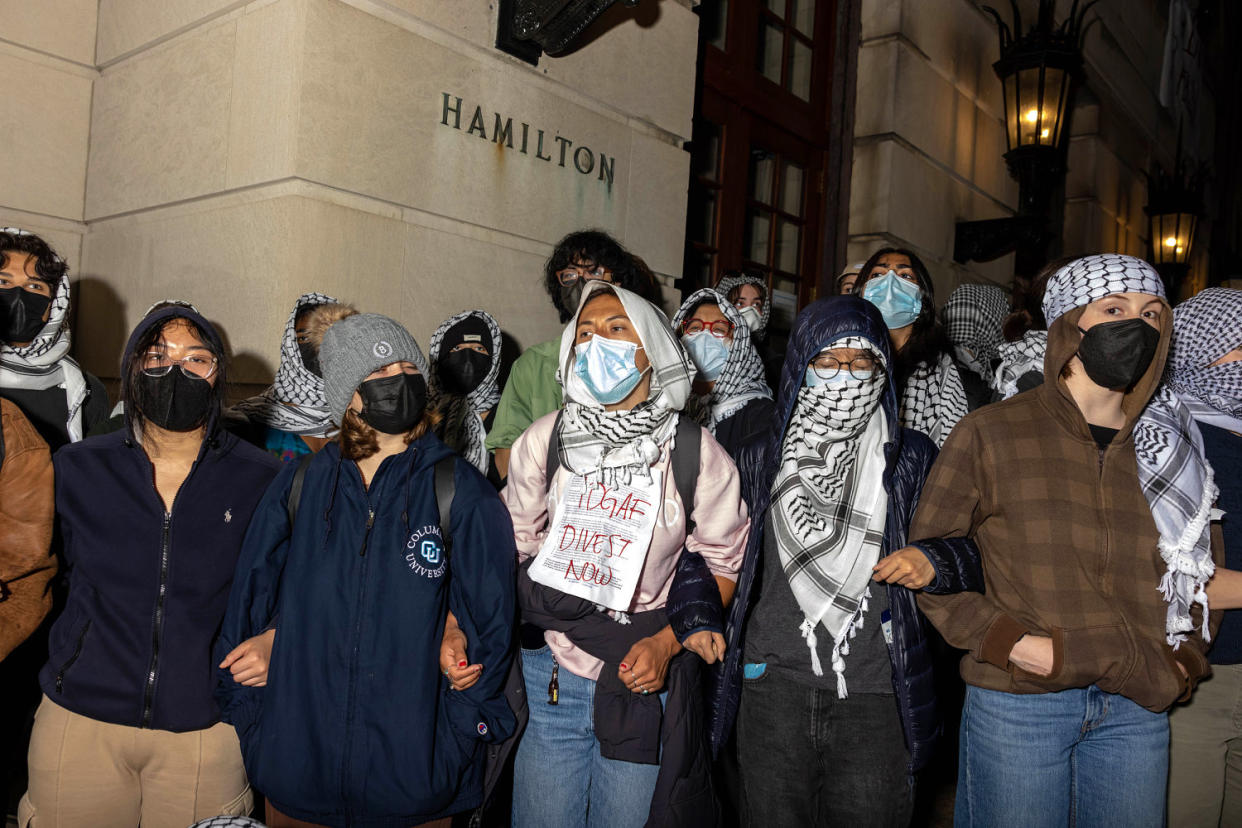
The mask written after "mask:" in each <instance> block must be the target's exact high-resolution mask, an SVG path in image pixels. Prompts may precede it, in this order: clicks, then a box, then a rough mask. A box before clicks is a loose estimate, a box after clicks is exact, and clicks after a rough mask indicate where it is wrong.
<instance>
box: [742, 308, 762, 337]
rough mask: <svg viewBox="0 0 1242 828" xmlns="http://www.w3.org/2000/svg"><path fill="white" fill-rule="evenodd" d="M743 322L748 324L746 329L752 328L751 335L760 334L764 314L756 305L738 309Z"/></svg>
mask: <svg viewBox="0 0 1242 828" xmlns="http://www.w3.org/2000/svg"><path fill="white" fill-rule="evenodd" d="M738 314H740V315H741V317H742V321H743V322H745V323H746V327H748V328H750V332H751V333H759V329H760V328H761V327H763V314H761V313H760V312H759V309H758V308H757V307H755V306H754V305H747V306H746V307H744V308H739V309H738Z"/></svg>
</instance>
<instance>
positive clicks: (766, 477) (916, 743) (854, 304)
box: [710, 296, 983, 773]
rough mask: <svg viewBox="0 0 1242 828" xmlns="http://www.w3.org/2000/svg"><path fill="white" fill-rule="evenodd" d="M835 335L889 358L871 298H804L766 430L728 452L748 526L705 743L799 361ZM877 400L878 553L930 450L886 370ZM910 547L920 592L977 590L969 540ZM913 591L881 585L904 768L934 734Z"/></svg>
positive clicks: (734, 666)
mask: <svg viewBox="0 0 1242 828" xmlns="http://www.w3.org/2000/svg"><path fill="white" fill-rule="evenodd" d="M845 336H859V337H862V338H864V339H866V340H867V341H869V342H870V343H871V344H872V345H873V346H874V347H875V348H876V350H877V351H879V352H880V353H881V354H882V355H883V356H884V359H885V362H886V363H887V364H888V365H892V354H891V351H890V347H889V339H888V329H887V328H886V327H885V326H884V322H883V320H882V319H881V317H880V314H879V311H877V310H876V309H875V307H874V306H873V305H871V303H869V302H866V301H864V300H862V299H858V298H856V297H852V296H834V297H831V298H828V299H821V300H820V301H818V302H814V303H812V304H811V305H808V306H807V307H806V308H805V309H803V311H802V313H800V314H799V315H798V320H797V322H796V324H795V325H794V330H793V335H792V336H791V338H790V341H789V348H788V350H787V351H786V354H785V364H784V367H783V369H782V371H781V382H780V391H779V393H778V394H777V400H776V417H774V418H773V425H772V429H771V430H770V431H769V432H768V433H767V434H766V435H764V437H762V438H761V439H758V440H755V441H754V442H752V443H751V444H750V445H748V446H746V447H745V448H744V449H743V450H742V452H741V453H740V454H739V456H738V458H737V465H738V471H739V472H740V473H741V477H742V496H743V497H744V498H745V499H746V503H747V505H748V507H749V508H750V514H751V520H752V523H751V531H750V540H749V542H748V543H747V547H746V559H745V561H744V562H743V564H742V572H741V575H740V577H739V579H738V586H737V594H736V596H735V597H734V600H733V604H732V606H730V608H729V619H728V623H727V625H726V632H725V637H726V639H727V641H728V649H727V651H726V655H725V658H724V662H723V663H722V664H721V666H720V668H719V669H717V670H712V671H711V673H710V675H711V676H712V681H713V684H712V687H711V688H710V693H711V695H710V700H711V707H712V746H713V749H717V750H718V749H719V747H720V745H722V744H723V743H724V742H725V740H726V739H727V738H728V735H729V731H730V730H731V729H732V727H733V722H734V719H735V718H736V715H737V708H738V703H739V701H740V699H741V694H742V649H743V648H742V637H743V632H744V628H745V621H746V618H747V617H748V614H749V612H750V610H751V609H752V608H753V607H754V605H755V603H756V601H757V600H758V597H759V590H760V589H761V587H762V585H761V584H760V583H759V582H758V581H759V579H758V577H757V576H759V575H760V573H761V572H762V570H763V567H762V566H761V565H760V560H759V556H760V555H761V554H762V550H763V533H764V527H765V522H766V518H767V512H768V506H769V505H770V502H771V497H770V492H771V489H772V484H773V481H774V480H775V478H776V473H777V471H778V470H779V468H780V450H781V443H782V441H783V440H784V436H785V430H786V428H787V427H788V425H789V419H790V417H791V416H792V414H793V409H794V403H795V402H796V400H797V396H798V389H799V388H801V387H802V380H803V376H804V374H805V371H806V366H807V365H808V364H809V363H810V361H811V359H813V358H814V356H815V355H816V354H817V353H819V352H820V351H821V350H823V349H824V348H825V347H827V346H828V345H829V344H830V343H832V342H833V341H835V340H837V339H840V338H841V337H845ZM881 406H882V408H883V410H884V413H885V415H886V416H887V417H888V425H889V434H890V435H891V436H890V439H889V442H888V444H887V445H886V446H885V457H886V459H887V467H886V469H885V471H884V486H885V488H886V489H887V490H888V522H887V524H886V525H885V528H884V543H883V546H882V553H883V554H884V555H887V554H889V553H891V552H894V551H896V550H898V549H900V548H902V547H903V546H907V545H909V541H908V539H907V537H906V532H907V529H908V528H909V526H910V521H911V519H912V518H913V517H914V510H915V507H916V506H917V505H918V499H919V491H920V490H921V489H922V486H923V481H924V479H926V477H927V472H928V471H929V470H930V469H931V465H932V462H933V461H934V460H935V459H936V447H935V445H933V444H932V442H931V441H930V440H928V439H927V437H925V436H924V435H922V434H920V433H918V432H916V431H912V430H910V429H908V428H902V427H901V426H900V424H899V423H898V419H897V389H896V387H895V385H894V383H893V377H892V374H891V372H890V373H889V374H888V387H887V388H886V389H885V391H884V396H883V398H882V400H881ZM914 545H915V546H918V547H919V548H920V549H922V550H923V552H924V554H926V555H927V557H928V559H929V560H930V561H931V562H932V564H933V566H935V568H936V577H935V580H934V581H933V582H932V583H931V584H929V585H928V586H927V587H926V589H925V591H926V592H929V593H933V594H942V593H950V592H962V591H980V592H981V591H982V590H983V572H982V568H981V563H980V559H979V550H978V547H976V546H975V544H974V542H973V541H971V540H968V539H966V538H952V539H940V538H937V539H933V540H930V541H926V542H918V543H915V544H914ZM914 596H915V593H914V592H912V591H911V590H908V589H906V588H905V587H901V586H894V585H889V587H888V598H889V604H890V612H891V613H892V623H893V646H892V647H891V648H890V649H889V655H890V657H891V659H892V667H893V690H894V693H895V695H896V702H897V707H898V711H899V713H900V715H901V724H902V729H903V731H904V732H905V737H906V747H907V749H908V750H909V752H910V763H909V772H910V773H914V772H915V771H917V770H919V769H920V768H922V767H923V766H924V765H926V764H927V761H928V760H929V759H930V758H931V756H932V753H933V751H934V750H935V746H936V741H937V740H938V739H939V737H940V734H941V731H942V722H941V717H940V713H939V711H938V709H937V706H936V689H935V680H934V678H933V674H932V650H931V640H930V636H931V635H934V632H932V631H931V628H930V627H929V625H928V624H927V621H926V619H924V617H923V616H922V614H921V613H920V612H919V611H918V607H917V606H915V601H914Z"/></svg>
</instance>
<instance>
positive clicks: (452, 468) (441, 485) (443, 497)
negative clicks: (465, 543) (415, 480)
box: [435, 454, 457, 560]
mask: <svg viewBox="0 0 1242 828" xmlns="http://www.w3.org/2000/svg"><path fill="white" fill-rule="evenodd" d="M456 474H457V455H456V454H447V455H445V456H444V457H441V458H440V459H439V460H437V461H436V468H435V475H436V506H437V507H439V509H440V540H441V542H442V543H443V544H444V557H445V560H447V559H448V558H449V557H450V556H451V555H452V553H453V537H452V511H453V494H454V493H455V492H456V490H457V481H456V480H455V479H454V476H455V475H456Z"/></svg>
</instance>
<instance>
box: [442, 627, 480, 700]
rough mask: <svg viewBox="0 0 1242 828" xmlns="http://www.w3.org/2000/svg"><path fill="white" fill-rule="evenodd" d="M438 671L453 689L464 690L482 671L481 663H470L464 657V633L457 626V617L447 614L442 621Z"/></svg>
mask: <svg viewBox="0 0 1242 828" xmlns="http://www.w3.org/2000/svg"><path fill="white" fill-rule="evenodd" d="M440 672H441V673H443V674H444V676H445V678H447V679H448V681H449V687H450V688H452V689H453V690H465V689H467V688H469V687H472V686H474V684H475V682H477V681H478V680H479V676H480V675H482V673H483V665H482V664H471V663H470V662H469V661H468V660H467V658H466V634H465V633H464V632H462V630H461V628H460V627H458V626H457V618H456V616H454V615H453V613H451V612H450V613H449V614H448V618H446V619H445V622H444V636H443V638H442V639H441V641H440Z"/></svg>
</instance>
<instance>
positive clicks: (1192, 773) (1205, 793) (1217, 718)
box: [1168, 664, 1242, 828]
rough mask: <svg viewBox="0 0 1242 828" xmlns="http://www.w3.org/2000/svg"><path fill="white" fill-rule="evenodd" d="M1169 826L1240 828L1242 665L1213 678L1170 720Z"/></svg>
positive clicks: (1221, 669) (1221, 667)
mask: <svg viewBox="0 0 1242 828" xmlns="http://www.w3.org/2000/svg"><path fill="white" fill-rule="evenodd" d="M1168 824H1169V825H1171V826H1175V828H1197V827H1198V826H1216V825H1224V826H1230V825H1242V664H1214V665H1212V676H1211V677H1210V678H1209V679H1207V680H1206V681H1204V682H1202V683H1201V684H1200V685H1199V686H1198V687H1197V688H1195V693H1194V696H1193V697H1191V699H1190V702H1189V703H1188V704H1185V705H1178V706H1176V707H1174V708H1173V710H1172V712H1171V713H1170V715H1169V823H1168Z"/></svg>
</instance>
